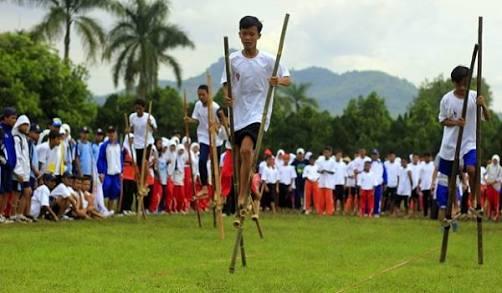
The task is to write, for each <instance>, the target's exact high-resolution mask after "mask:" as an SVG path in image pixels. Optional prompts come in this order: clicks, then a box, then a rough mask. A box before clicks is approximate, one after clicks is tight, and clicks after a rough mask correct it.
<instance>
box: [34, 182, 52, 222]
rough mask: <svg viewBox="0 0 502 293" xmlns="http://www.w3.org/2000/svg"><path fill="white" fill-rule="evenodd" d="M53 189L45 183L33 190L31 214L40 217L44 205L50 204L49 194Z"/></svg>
mask: <svg viewBox="0 0 502 293" xmlns="http://www.w3.org/2000/svg"><path fill="white" fill-rule="evenodd" d="M50 193H51V191H50V190H49V188H48V187H47V186H45V185H40V186H39V187H38V188H37V189H35V191H34V192H33V196H32V197H31V211H30V213H31V215H32V216H33V217H34V218H38V217H39V216H40V209H41V208H42V207H48V206H49V195H50Z"/></svg>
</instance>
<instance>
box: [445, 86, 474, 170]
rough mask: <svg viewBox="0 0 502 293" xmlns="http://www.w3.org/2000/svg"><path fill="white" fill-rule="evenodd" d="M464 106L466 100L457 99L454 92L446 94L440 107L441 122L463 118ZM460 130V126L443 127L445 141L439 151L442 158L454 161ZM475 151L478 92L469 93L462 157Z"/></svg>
mask: <svg viewBox="0 0 502 293" xmlns="http://www.w3.org/2000/svg"><path fill="white" fill-rule="evenodd" d="M463 104H464V99H459V98H457V97H456V96H455V94H454V93H453V91H450V92H448V93H447V94H445V95H444V96H443V98H442V99H441V103H440V106H439V122H442V121H444V120H446V119H453V120H458V119H460V118H462V108H463ZM458 129H459V128H458V126H454V127H446V126H444V127H443V139H442V141H441V148H440V150H439V156H440V157H441V158H443V159H445V160H449V161H453V159H454V157H455V148H456V146H457V138H458ZM473 149H476V92H474V91H469V101H468V103H467V113H466V117H465V126H464V134H463V136H462V148H461V150H460V157H462V156H463V155H465V154H466V153H468V152H469V151H470V150H473Z"/></svg>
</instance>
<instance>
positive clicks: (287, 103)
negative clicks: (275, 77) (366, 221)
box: [277, 83, 319, 113]
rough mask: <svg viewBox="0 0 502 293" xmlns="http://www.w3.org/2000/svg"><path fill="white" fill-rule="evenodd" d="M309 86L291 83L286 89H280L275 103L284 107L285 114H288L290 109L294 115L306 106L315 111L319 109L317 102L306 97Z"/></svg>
mask: <svg viewBox="0 0 502 293" xmlns="http://www.w3.org/2000/svg"><path fill="white" fill-rule="evenodd" d="M310 86H311V84H309V83H300V84H295V83H293V84H292V85H290V86H288V87H283V88H280V89H279V95H278V96H277V102H278V103H280V104H281V105H282V106H283V107H284V110H286V112H290V111H291V108H292V107H294V109H295V112H296V113H298V112H299V111H300V108H302V107H307V106H309V107H312V108H314V109H317V108H318V107H319V104H318V103H317V100H316V99H314V98H311V97H309V96H308V95H307V91H308V89H309V88H310Z"/></svg>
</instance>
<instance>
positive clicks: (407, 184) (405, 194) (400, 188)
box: [394, 156, 413, 216]
mask: <svg viewBox="0 0 502 293" xmlns="http://www.w3.org/2000/svg"><path fill="white" fill-rule="evenodd" d="M412 186H413V176H412V174H411V170H410V168H409V166H408V158H406V156H403V158H402V159H401V168H400V169H399V172H398V175H397V195H396V200H395V205H394V215H396V216H398V215H399V213H400V211H401V202H404V209H405V214H406V215H407V214H408V199H409V198H410V196H411V189H412Z"/></svg>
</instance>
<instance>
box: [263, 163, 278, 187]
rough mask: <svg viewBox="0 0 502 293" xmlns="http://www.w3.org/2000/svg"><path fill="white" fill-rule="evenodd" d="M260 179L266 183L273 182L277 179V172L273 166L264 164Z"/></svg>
mask: <svg viewBox="0 0 502 293" xmlns="http://www.w3.org/2000/svg"><path fill="white" fill-rule="evenodd" d="M261 180H262V181H264V182H265V183H266V184H275V183H277V182H278V181H279V172H278V171H277V169H276V168H274V167H268V166H265V168H263V173H262V174H261Z"/></svg>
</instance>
